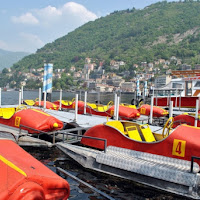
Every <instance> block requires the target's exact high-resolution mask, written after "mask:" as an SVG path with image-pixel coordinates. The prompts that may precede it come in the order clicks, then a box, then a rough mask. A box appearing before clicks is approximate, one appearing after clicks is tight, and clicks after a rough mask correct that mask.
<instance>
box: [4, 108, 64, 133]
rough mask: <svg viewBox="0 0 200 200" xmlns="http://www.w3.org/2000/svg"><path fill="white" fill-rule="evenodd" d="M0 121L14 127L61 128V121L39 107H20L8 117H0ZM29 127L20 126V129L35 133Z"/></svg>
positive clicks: (44, 129) (45, 129) (53, 129)
mask: <svg viewBox="0 0 200 200" xmlns="http://www.w3.org/2000/svg"><path fill="white" fill-rule="evenodd" d="M0 123H1V124H5V125H7V126H12V127H16V128H19V127H20V125H23V126H27V127H29V128H32V129H36V130H39V131H44V132H50V131H55V130H60V129H62V128H63V123H62V122H61V121H60V120H58V119H56V118H55V117H53V116H51V115H49V114H47V113H45V112H43V111H42V110H40V109H22V110H19V111H16V112H15V113H14V114H13V115H12V117H11V118H10V119H4V118H1V117H0ZM29 128H24V127H22V129H25V130H28V131H29V133H36V131H33V130H31V129H29Z"/></svg>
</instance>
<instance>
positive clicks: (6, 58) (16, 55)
mask: <svg viewBox="0 0 200 200" xmlns="http://www.w3.org/2000/svg"><path fill="white" fill-rule="evenodd" d="M27 55H28V53H25V52H11V51H5V50H2V49H0V71H1V70H2V69H3V68H9V67H11V66H12V65H13V64H14V63H16V62H18V61H19V60H21V59H22V58H23V57H25V56H27Z"/></svg>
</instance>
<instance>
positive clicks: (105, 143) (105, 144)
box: [63, 129, 107, 153]
mask: <svg viewBox="0 0 200 200" xmlns="http://www.w3.org/2000/svg"><path fill="white" fill-rule="evenodd" d="M65 131H66V130H65ZM69 131H70V129H69ZM64 135H72V136H76V137H81V138H88V139H93V140H100V141H103V142H104V152H105V153H106V147H107V140H106V139H103V138H97V137H90V136H84V135H77V134H73V133H63V143H64Z"/></svg>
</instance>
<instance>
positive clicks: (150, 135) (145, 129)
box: [140, 124, 156, 142]
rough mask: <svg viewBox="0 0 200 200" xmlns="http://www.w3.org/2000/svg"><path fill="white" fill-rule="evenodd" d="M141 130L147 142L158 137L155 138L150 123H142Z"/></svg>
mask: <svg viewBox="0 0 200 200" xmlns="http://www.w3.org/2000/svg"><path fill="white" fill-rule="evenodd" d="M140 130H141V132H142V134H143V136H144V139H145V141H146V142H154V141H156V139H155V137H154V135H153V133H152V132H151V129H150V127H149V125H148V124H143V125H140Z"/></svg>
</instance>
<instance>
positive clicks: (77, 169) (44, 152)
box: [1, 91, 183, 200]
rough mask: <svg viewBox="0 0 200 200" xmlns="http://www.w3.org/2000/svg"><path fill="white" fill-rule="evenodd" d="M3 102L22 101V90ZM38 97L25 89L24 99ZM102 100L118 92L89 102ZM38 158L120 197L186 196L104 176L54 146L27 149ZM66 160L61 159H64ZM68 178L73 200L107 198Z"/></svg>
mask: <svg viewBox="0 0 200 200" xmlns="http://www.w3.org/2000/svg"><path fill="white" fill-rule="evenodd" d="M59 95H60V94H59V92H53V94H52V101H55V100H58V99H59ZM1 96H2V105H12V104H18V101H19V92H18V91H12V92H11V91H10V92H2V95H1ZM74 97H75V94H74V93H70V92H63V99H65V100H71V99H72V98H74ZM36 98H38V91H24V99H33V100H35V99H36ZM80 98H81V99H82V100H83V99H84V95H83V94H82V95H80V94H79V99H80ZM98 99H100V101H101V102H102V103H104V104H107V103H108V102H109V101H110V100H113V99H114V94H101V95H100V96H98V94H95V93H94V94H88V102H95V100H98ZM132 99H133V95H132V94H122V95H121V102H123V103H130V102H131V100H132ZM25 150H27V151H28V152H29V153H30V154H32V155H33V156H34V157H35V158H36V159H38V160H40V161H41V162H42V163H43V164H45V165H46V166H47V167H49V168H50V169H52V170H53V171H55V170H56V167H61V168H63V169H65V170H67V171H68V172H70V173H71V174H73V175H75V176H76V177H78V178H80V179H81V180H83V181H85V182H87V183H89V184H91V185H92V186H94V187H96V188H97V189H99V190H101V191H103V192H105V193H107V194H108V195H109V196H111V197H112V198H114V199H116V200H144V199H145V200H164V199H165V200H166V199H169V200H171V199H176V200H180V199H183V197H177V196H173V195H171V194H168V193H165V192H162V191H158V190H155V189H152V188H150V187H146V186H143V185H140V184H136V183H133V182H130V181H126V180H122V179H118V178H114V177H111V176H108V175H103V174H100V173H97V172H93V171H91V170H86V169H84V168H83V167H82V166H80V165H79V164H78V163H76V162H75V161H73V160H72V159H70V158H69V157H67V156H65V155H64V154H63V153H62V152H61V151H60V150H58V149H57V148H56V147H54V148H51V149H39V148H25ZM63 158H64V159H65V161H58V160H63ZM63 178H65V179H66V180H67V181H68V182H69V184H70V190H71V191H70V198H69V200H100V199H105V198H103V197H102V196H100V195H99V194H96V193H94V192H93V191H91V190H90V189H89V188H87V187H85V186H83V185H81V184H79V183H78V182H76V181H74V180H72V179H71V178H69V177H63Z"/></svg>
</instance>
